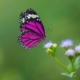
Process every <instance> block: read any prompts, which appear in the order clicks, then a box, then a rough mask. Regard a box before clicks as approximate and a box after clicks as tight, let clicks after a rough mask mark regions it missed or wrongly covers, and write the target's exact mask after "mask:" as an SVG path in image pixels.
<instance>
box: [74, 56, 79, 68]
mask: <svg viewBox="0 0 80 80" xmlns="http://www.w3.org/2000/svg"><path fill="white" fill-rule="evenodd" d="M74 67H75V69H76V70H77V69H78V68H79V67H80V56H78V57H76V59H75V61H74Z"/></svg>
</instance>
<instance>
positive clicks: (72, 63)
mask: <svg viewBox="0 0 80 80" xmlns="http://www.w3.org/2000/svg"><path fill="white" fill-rule="evenodd" d="M70 62H71V65H72V71H73V72H74V71H75V68H74V62H73V61H71V60H70Z"/></svg>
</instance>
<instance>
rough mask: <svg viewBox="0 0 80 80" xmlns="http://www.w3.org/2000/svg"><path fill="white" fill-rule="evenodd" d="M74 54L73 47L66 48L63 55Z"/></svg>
mask: <svg viewBox="0 0 80 80" xmlns="http://www.w3.org/2000/svg"><path fill="white" fill-rule="evenodd" d="M74 54H75V51H74V50H73V49H68V50H67V51H66V52H65V55H66V56H74Z"/></svg>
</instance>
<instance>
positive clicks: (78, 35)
mask: <svg viewBox="0 0 80 80" xmlns="http://www.w3.org/2000/svg"><path fill="white" fill-rule="evenodd" d="M27 8H33V9H34V10H35V11H36V12H37V13H38V15H39V16H40V18H41V20H42V22H43V25H44V27H45V31H46V35H47V39H48V40H51V41H53V42H55V43H57V44H58V48H57V52H56V56H57V57H58V58H59V60H60V61H62V63H64V64H65V65H67V64H68V62H69V60H68V58H67V57H66V56H65V54H64V49H62V48H60V47H59V46H60V43H61V41H62V40H63V39H67V38H70V39H72V40H73V42H74V45H75V44H78V43H80V0H0V80H73V79H71V78H68V77H65V76H62V75H61V74H60V73H61V72H65V71H64V69H62V67H61V66H59V65H58V64H57V63H56V62H55V61H54V59H53V57H52V56H51V55H48V54H46V52H45V49H44V48H43V44H44V41H42V42H41V43H40V44H39V45H38V46H37V47H34V48H32V49H31V50H26V49H24V48H22V47H21V46H20V45H19V44H18V42H17V36H18V35H19V34H20V29H19V15H20V13H21V12H22V11H26V9H27ZM48 28H49V30H48ZM50 30H52V31H50ZM77 75H78V77H79V79H80V70H79V69H78V71H77Z"/></svg>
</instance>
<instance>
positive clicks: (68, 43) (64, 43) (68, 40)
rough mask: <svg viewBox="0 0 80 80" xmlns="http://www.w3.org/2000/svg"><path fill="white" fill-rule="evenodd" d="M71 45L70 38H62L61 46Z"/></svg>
mask: <svg viewBox="0 0 80 80" xmlns="http://www.w3.org/2000/svg"><path fill="white" fill-rule="evenodd" d="M72 45H73V42H72V40H70V39H66V40H63V41H62V42H61V45H60V46H61V47H66V48H67V47H70V46H72Z"/></svg>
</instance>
